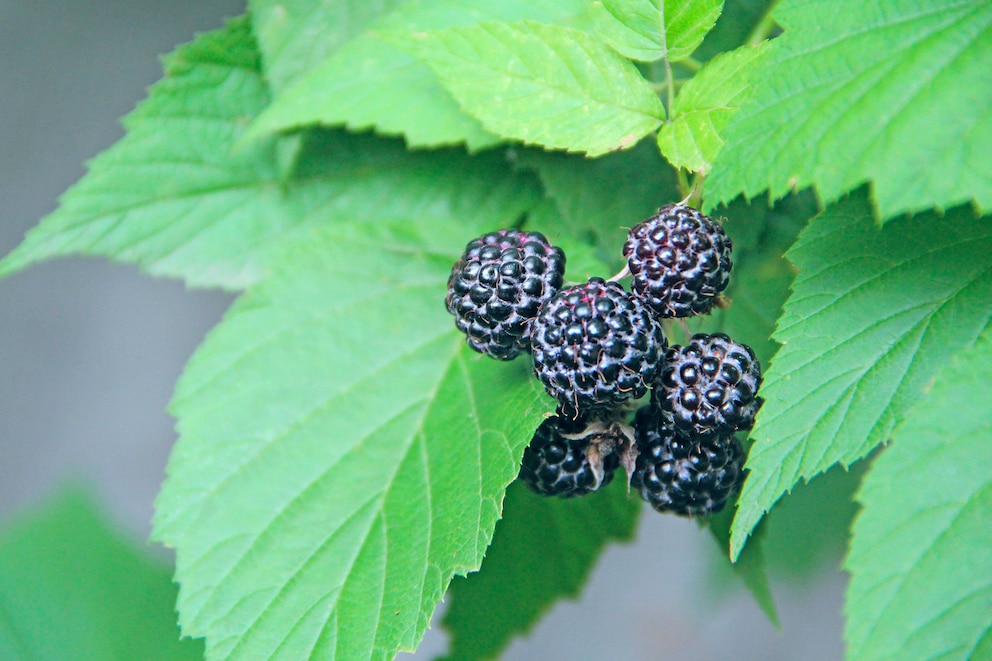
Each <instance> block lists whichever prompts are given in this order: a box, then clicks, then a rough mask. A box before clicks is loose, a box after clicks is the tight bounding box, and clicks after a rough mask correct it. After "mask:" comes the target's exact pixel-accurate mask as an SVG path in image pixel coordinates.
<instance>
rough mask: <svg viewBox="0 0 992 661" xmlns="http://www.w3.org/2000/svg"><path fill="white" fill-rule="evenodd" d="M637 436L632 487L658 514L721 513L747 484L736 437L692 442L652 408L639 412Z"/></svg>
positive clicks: (716, 436) (698, 437) (636, 421)
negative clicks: (742, 486)
mask: <svg viewBox="0 0 992 661" xmlns="http://www.w3.org/2000/svg"><path fill="white" fill-rule="evenodd" d="M634 433H635V436H636V439H637V463H636V468H635V469H634V474H633V476H632V477H631V486H632V487H633V488H634V489H636V490H637V491H638V493H640V494H641V498H643V499H644V500H646V501H647V502H649V503H650V504H651V506H652V507H654V508H655V509H656V510H657V511H659V512H672V513H674V514H678V515H680V516H706V515H707V514H713V513H714V512H719V511H720V510H722V509H723V507H724V505H726V503H727V501H728V500H729V499H730V497H731V496H733V495H735V494H736V493H737V491H738V490H739V489H740V486H741V483H742V482H743V481H744V470H743V466H744V450H743V448H742V447H741V444H740V441H738V440H737V439H736V438H734V437H733V436H732V435H727V436H721V435H708V436H695V437H694V436H692V435H690V434H687V433H685V432H683V431H681V430H679V429H677V428H676V427H675V426H674V425H672V424H671V420H670V418H668V417H667V416H666V415H665V414H664V412H661V411H658V410H657V409H654V408H653V407H650V408H647V407H645V408H642V409H640V410H639V411H638V412H637V415H636V416H635V419H634Z"/></svg>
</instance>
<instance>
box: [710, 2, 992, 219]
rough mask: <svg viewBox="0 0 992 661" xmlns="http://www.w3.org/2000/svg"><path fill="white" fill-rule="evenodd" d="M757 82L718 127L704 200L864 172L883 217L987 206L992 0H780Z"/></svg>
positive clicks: (829, 187)
mask: <svg viewBox="0 0 992 661" xmlns="http://www.w3.org/2000/svg"><path fill="white" fill-rule="evenodd" d="M775 17H776V19H777V20H778V21H779V23H780V24H781V25H782V26H783V27H784V28H785V34H784V35H783V36H782V37H780V38H778V39H775V40H774V41H773V42H772V45H771V48H770V49H769V54H768V57H766V58H764V60H763V61H762V63H761V65H760V66H759V67H758V69H757V71H756V72H755V74H754V76H755V77H754V79H755V80H761V81H763V84H762V85H761V86H759V87H756V88H755V93H754V95H753V96H752V98H751V101H750V102H749V103H747V104H745V106H744V108H742V109H741V111H740V112H739V113H737V114H736V115H735V116H734V118H733V119H732V120H731V121H730V123H729V124H728V126H727V130H726V135H725V139H726V141H727V147H726V149H724V150H723V151H722V152H721V153H720V156H719V157H718V158H717V161H716V163H715V164H714V167H713V171H712V176H711V177H710V179H709V181H708V182H707V192H708V193H709V198H708V202H709V204H715V203H717V202H719V201H721V200H723V201H726V200H730V199H731V198H733V197H734V196H736V195H737V194H739V193H744V194H745V195H756V194H757V193H758V192H760V191H762V190H765V189H769V190H770V191H771V194H772V196H773V197H779V196H781V195H782V194H783V193H784V192H786V191H788V190H790V189H793V188H796V187H798V188H804V187H806V186H810V185H813V186H815V187H816V190H817V192H818V193H819V195H820V196H821V198H822V199H824V200H825V201H826V202H830V201H833V200H836V199H837V198H838V197H840V196H841V195H842V194H844V193H845V192H846V191H849V190H852V189H854V188H856V187H858V186H859V185H861V184H862V183H864V182H871V183H872V190H873V195H874V202H875V204H876V206H877V208H878V211H879V213H880V215H881V217H882V218H883V219H887V218H891V217H894V216H896V215H899V214H902V213H905V212H916V211H922V210H926V209H929V208H931V207H934V206H937V207H942V208H945V209H946V208H951V207H953V206H956V205H959V204H962V203H965V202H968V201H974V202H975V203H976V204H977V205H978V206H979V207H982V208H988V207H989V205H990V204H992V169H990V166H989V159H988V158H987V155H988V154H990V153H992V67H989V66H987V63H988V62H989V61H990V60H992V4H989V3H988V2H985V1H984V0H940V1H939V2H932V3H925V4H914V3H906V2H899V1H898V0H886V1H885V2H870V3H866V2H858V1H855V0H844V1H842V2H805V1H799V0H783V2H782V3H781V4H780V5H779V6H778V8H777V9H776V11H775Z"/></svg>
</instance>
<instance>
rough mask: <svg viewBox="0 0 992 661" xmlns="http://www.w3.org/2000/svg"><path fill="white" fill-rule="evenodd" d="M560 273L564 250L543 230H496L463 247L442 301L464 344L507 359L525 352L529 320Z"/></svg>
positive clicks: (559, 279)
mask: <svg viewBox="0 0 992 661" xmlns="http://www.w3.org/2000/svg"><path fill="white" fill-rule="evenodd" d="M564 276H565V253H564V252H562V250H561V248H556V247H554V246H552V245H551V244H549V243H548V240H547V239H546V238H544V235H543V234H540V233H539V232H522V231H520V230H515V229H508V230H499V231H497V232H490V233H489V234H485V235H483V236H481V237H479V238H477V239H474V240H472V241H470V242H469V243H468V245H467V246H465V252H464V253H463V254H462V256H461V258H460V259H459V260H458V262H457V263H456V264H455V266H454V268H452V270H451V276H450V277H449V278H448V295H447V297H446V298H445V299H444V302H445V305H446V306H447V308H448V312H450V313H452V314H453V315H455V325H456V326H458V330H460V331H462V332H463V333H465V335H466V337H467V339H468V343H469V346H471V347H472V348H473V349H475V350H476V351H479V352H481V353H484V354H488V355H490V356H492V357H493V358H498V359H500V360H512V359H514V358H516V357H517V356H518V355H519V354H520V353H521V352H524V351H529V350H530V341H529V338H528V334H529V330H530V321H531V320H533V319H534V317H535V316H537V311H538V308H540V306H541V303H543V302H544V301H546V300H547V299H548V298H550V297H551V296H553V295H554V294H555V293H557V291H558V290H559V289H560V288H561V286H562V282H563V281H564Z"/></svg>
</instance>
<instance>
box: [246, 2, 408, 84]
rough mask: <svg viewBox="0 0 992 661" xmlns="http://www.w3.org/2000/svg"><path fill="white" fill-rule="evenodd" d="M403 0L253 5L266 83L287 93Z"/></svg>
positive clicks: (253, 19) (256, 3)
mask: <svg viewBox="0 0 992 661" xmlns="http://www.w3.org/2000/svg"><path fill="white" fill-rule="evenodd" d="M402 1H403V0H334V1H333V2H326V1H321V0H249V2H248V7H249V10H250V11H251V16H252V24H253V28H254V31H255V36H256V37H257V38H258V45H259V49H260V50H261V52H262V60H263V62H264V67H263V68H264V70H265V78H266V80H267V81H268V82H269V84H270V85H271V86H272V88H273V89H275V90H281V89H284V88H285V87H286V86H287V85H288V84H290V83H291V82H292V81H293V80H294V79H296V78H297V77H298V76H301V75H303V74H305V73H306V72H308V71H310V70H311V69H313V68H314V67H315V66H317V65H318V64H319V63H321V62H323V61H324V60H325V59H327V57H328V56H330V55H331V54H332V53H334V52H335V51H336V50H337V49H338V48H340V47H341V46H342V45H344V44H346V43H348V41H349V40H351V39H352V38H354V37H355V36H357V35H359V34H361V33H362V32H363V30H364V29H365V27H366V26H368V24H369V23H371V22H372V21H374V20H375V19H376V18H377V17H378V16H380V15H381V14H383V13H385V12H388V11H390V10H391V9H393V8H394V7H395V6H397V5H399V4H400V3H401V2H402Z"/></svg>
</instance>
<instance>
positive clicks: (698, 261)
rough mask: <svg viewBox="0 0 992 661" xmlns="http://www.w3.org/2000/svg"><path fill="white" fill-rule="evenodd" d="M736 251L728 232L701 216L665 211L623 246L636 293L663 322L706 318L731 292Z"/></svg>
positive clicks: (691, 211) (693, 212)
mask: <svg viewBox="0 0 992 661" xmlns="http://www.w3.org/2000/svg"><path fill="white" fill-rule="evenodd" d="M732 247H733V244H732V242H731V240H730V238H729V237H728V236H727V235H726V234H725V233H724V231H723V228H722V227H721V226H720V225H718V224H717V223H715V222H713V221H712V220H711V219H710V218H708V217H707V216H705V215H703V214H702V213H700V212H699V211H696V210H695V209H692V208H690V207H684V206H680V205H677V204H669V205H667V206H664V207H662V208H661V209H658V213H656V214H655V215H653V216H651V217H650V218H648V219H647V220H645V221H643V222H640V223H638V224H637V225H634V227H632V228H631V230H630V233H629V234H628V236H627V242H626V243H625V244H624V246H623V256H624V257H626V258H627V268H628V269H630V273H631V275H632V276H633V283H632V285H631V289H632V290H633V292H634V294H635V295H637V296H639V297H640V298H642V299H643V300H644V301H645V302H646V303H647V304H648V306H649V307H650V308H651V309H652V310H654V312H655V313H656V314H658V315H659V316H661V317H691V316H693V315H697V314H705V313H706V312H709V311H710V308H711V307H712V306H713V303H714V302H715V301H716V297H717V295H718V294H719V293H720V292H722V291H723V290H724V289H726V288H727V282H728V281H729V279H730V269H731V268H732V266H733V263H732V262H731V259H730V252H731V248H732Z"/></svg>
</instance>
